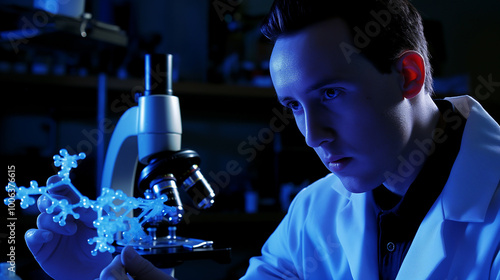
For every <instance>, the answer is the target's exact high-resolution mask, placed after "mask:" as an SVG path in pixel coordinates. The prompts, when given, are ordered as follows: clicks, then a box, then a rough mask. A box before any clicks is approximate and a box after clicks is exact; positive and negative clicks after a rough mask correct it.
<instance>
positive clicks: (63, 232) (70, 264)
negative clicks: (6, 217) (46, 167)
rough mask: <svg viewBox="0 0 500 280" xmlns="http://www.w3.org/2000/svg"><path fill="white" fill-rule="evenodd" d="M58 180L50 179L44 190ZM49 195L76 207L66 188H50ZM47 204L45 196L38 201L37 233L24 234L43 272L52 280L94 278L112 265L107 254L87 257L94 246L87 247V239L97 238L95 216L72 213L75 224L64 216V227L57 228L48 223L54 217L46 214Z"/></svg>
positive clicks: (83, 211)
mask: <svg viewBox="0 0 500 280" xmlns="http://www.w3.org/2000/svg"><path fill="white" fill-rule="evenodd" d="M59 180H60V178H59V177H58V176H52V177H50V178H49V179H48V180H47V186H48V185H50V184H51V183H55V182H57V181H59ZM49 192H50V194H51V195H52V196H54V197H56V198H57V199H62V198H65V199H67V200H68V201H70V203H77V202H78V199H79V198H78V196H77V195H76V194H75V193H74V192H73V191H72V190H71V188H70V187H69V186H60V187H57V188H51V189H50V190H49ZM51 204H52V202H51V201H50V199H49V198H48V197H47V196H45V195H42V196H41V197H40V198H39V199H38V209H39V210H40V212H41V214H40V215H39V216H38V220H37V227H38V229H30V230H28V231H27V232H26V234H25V239H26V244H27V245H28V248H29V249H30V251H31V253H32V254H33V256H34V257H35V259H36V260H37V262H38V263H39V264H40V266H41V267H42V268H43V270H45V272H46V273H47V274H48V275H50V276H51V277H52V278H54V279H56V280H58V279H77V280H80V279H82V280H88V279H94V278H97V277H98V276H99V273H100V272H101V271H102V269H103V268H105V267H106V266H107V265H108V264H109V263H110V262H111V261H112V257H111V254H109V253H107V252H106V253H98V254H97V256H92V254H91V253H90V252H91V251H92V250H93V249H94V246H93V245H90V244H88V239H89V238H92V237H95V236H96V235H97V231H96V229H95V228H94V226H93V221H94V220H95V219H96V217H97V214H96V213H95V212H94V211H92V209H90V208H89V209H84V208H79V209H76V210H75V212H77V213H79V214H80V218H79V219H78V220H75V219H74V218H73V217H72V216H68V217H67V219H66V225H65V226H60V225H59V224H58V223H55V222H54V221H53V220H52V218H53V217H54V216H55V215H57V214H58V213H57V212H56V211H55V212H54V213H52V214H47V213H46V209H47V207H49V206H50V205H51Z"/></svg>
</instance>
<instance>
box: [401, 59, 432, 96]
mask: <svg viewBox="0 0 500 280" xmlns="http://www.w3.org/2000/svg"><path fill="white" fill-rule="evenodd" d="M396 68H397V70H398V73H400V77H401V89H402V91H403V97H404V98H407V99H411V98H413V97H415V96H417V94H419V93H420V91H421V90H422V87H423V86H424V83H425V63H424V59H423V57H422V56H421V55H420V54H419V53H418V52H416V51H406V52H404V53H403V54H402V55H401V56H400V57H399V58H398V60H397V61H396Z"/></svg>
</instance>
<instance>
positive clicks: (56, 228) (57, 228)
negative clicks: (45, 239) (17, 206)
mask: <svg viewBox="0 0 500 280" xmlns="http://www.w3.org/2000/svg"><path fill="white" fill-rule="evenodd" d="M36 226H37V227H38V228H39V229H43V230H48V231H51V232H53V233H58V234H62V235H73V234H75V233H76V231H77V229H78V228H77V225H76V224H75V222H74V219H73V217H71V216H68V217H66V225H64V226H61V225H59V223H56V222H54V215H49V214H47V213H42V214H40V215H38V218H37V220H36Z"/></svg>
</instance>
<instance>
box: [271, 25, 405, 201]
mask: <svg viewBox="0 0 500 280" xmlns="http://www.w3.org/2000/svg"><path fill="white" fill-rule="evenodd" d="M342 43H344V46H345V44H346V43H347V44H349V45H350V46H353V45H354V44H353V43H352V38H351V35H350V33H349V29H348V26H347V25H346V24H345V23H344V22H343V21H342V20H339V19H331V20H327V21H323V22H321V23H318V24H315V25H313V26H310V27H308V28H306V29H302V30H301V31H299V32H296V33H293V34H291V35H287V36H284V37H281V38H279V39H278V40H277V42H276V44H275V47H274V49H273V53H272V56H271V64H270V67H271V77H272V80H273V84H274V86H275V89H276V92H277V95H278V99H279V101H280V102H281V103H282V104H283V105H284V106H286V107H288V108H290V109H291V110H292V111H293V113H294V116H295V120H296V123H297V126H298V128H299V130H300V132H301V133H302V134H303V135H304V137H305V141H306V143H307V145H308V146H310V147H312V148H314V150H315V151H316V153H317V154H318V156H319V157H320V158H321V160H322V161H323V163H324V164H325V166H326V167H327V168H328V169H329V170H330V171H331V172H333V173H335V174H336V175H337V176H338V177H339V178H340V180H341V181H342V183H343V184H344V186H345V187H346V189H347V190H349V191H351V192H356V193H358V192H366V191H370V190H372V189H374V188H375V187H377V186H379V185H380V184H381V183H383V182H384V181H385V180H386V174H388V172H393V171H394V170H396V168H397V165H398V163H399V162H398V156H399V155H400V154H401V153H402V152H403V150H404V148H405V147H406V146H407V143H408V141H409V137H410V134H411V126H412V125H411V123H412V120H411V119H410V115H411V114H409V112H410V110H411V106H410V105H409V102H406V101H405V99H404V98H403V94H402V91H401V86H400V85H401V78H400V75H399V74H398V73H397V71H392V73H390V74H381V73H380V72H379V71H378V70H377V69H376V68H375V67H374V66H373V65H372V64H371V63H370V62H369V61H368V60H367V59H366V58H364V57H363V56H361V55H358V54H352V55H350V56H349V59H348V58H347V57H346V55H344V53H343V52H342V49H341V48H340V45H341V44H342ZM297 160H300V159H297Z"/></svg>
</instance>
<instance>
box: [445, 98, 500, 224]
mask: <svg viewBox="0 0 500 280" xmlns="http://www.w3.org/2000/svg"><path fill="white" fill-rule="evenodd" d="M447 100H449V101H450V102H452V103H453V104H454V105H455V107H456V108H457V109H458V110H459V112H460V113H462V115H464V117H466V118H467V122H466V125H465V130H464V133H463V136H462V145H461V149H460V152H459V153H458V156H457V159H456V161H455V164H454V165H453V168H452V170H451V173H450V176H449V179H448V181H447V183H446V185H445V187H444V190H443V193H442V200H441V201H442V207H443V212H444V218H445V219H447V220H452V221H461V222H482V221H484V218H485V216H486V212H487V210H488V206H489V204H490V201H491V199H492V197H493V194H494V192H495V191H496V190H497V187H498V185H499V181H500V172H499V170H500V161H499V160H498V159H499V158H500V149H499V147H500V127H499V126H498V124H497V123H496V122H495V121H494V120H493V119H492V118H491V117H490V116H489V115H488V114H487V113H486V111H484V109H483V108H482V107H481V105H480V104H479V103H478V102H477V101H475V100H474V99H472V98H471V97H469V96H464V97H453V98H447Z"/></svg>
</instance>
